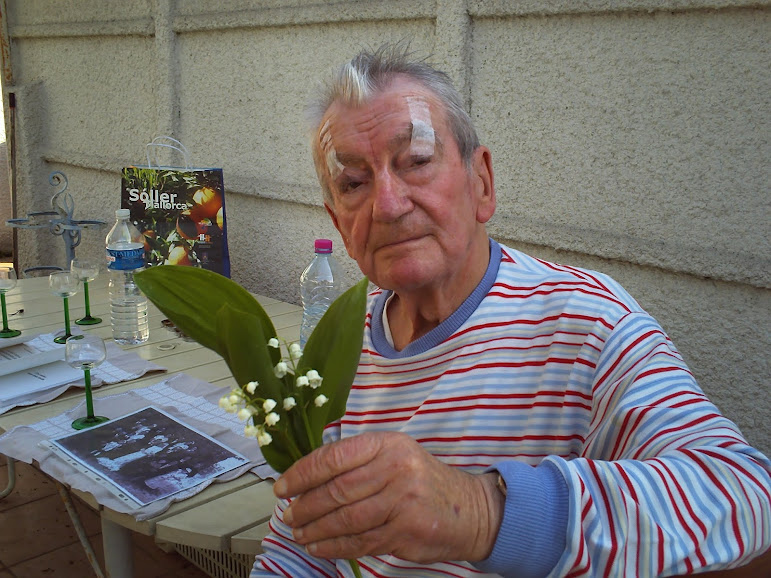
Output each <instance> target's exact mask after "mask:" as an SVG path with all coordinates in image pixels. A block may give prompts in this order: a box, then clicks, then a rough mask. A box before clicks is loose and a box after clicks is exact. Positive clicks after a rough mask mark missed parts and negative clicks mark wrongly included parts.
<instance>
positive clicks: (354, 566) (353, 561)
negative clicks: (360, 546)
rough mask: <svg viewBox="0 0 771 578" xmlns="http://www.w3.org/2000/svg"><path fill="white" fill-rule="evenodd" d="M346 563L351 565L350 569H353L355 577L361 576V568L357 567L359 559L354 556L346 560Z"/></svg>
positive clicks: (359, 577)
mask: <svg viewBox="0 0 771 578" xmlns="http://www.w3.org/2000/svg"><path fill="white" fill-rule="evenodd" d="M348 563H349V564H350V565H351V570H353V575H354V576H356V578H361V568H359V561H358V560H356V559H355V558H352V559H350V560H348Z"/></svg>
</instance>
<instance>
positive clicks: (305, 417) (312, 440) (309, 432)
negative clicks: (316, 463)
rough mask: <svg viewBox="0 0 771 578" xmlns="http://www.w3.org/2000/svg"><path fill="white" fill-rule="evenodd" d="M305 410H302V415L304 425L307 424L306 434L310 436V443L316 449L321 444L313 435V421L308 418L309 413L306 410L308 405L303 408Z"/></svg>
mask: <svg viewBox="0 0 771 578" xmlns="http://www.w3.org/2000/svg"><path fill="white" fill-rule="evenodd" d="M303 410H304V411H301V412H300V415H301V416H302V418H303V425H304V426H305V435H307V436H308V443H309V444H310V446H311V449H312V450H315V449H316V448H318V447H319V446H320V445H321V444H320V443H317V440H316V437H315V436H314V435H313V431H312V430H311V422H310V421H309V420H308V414H307V413H306V411H305V410H307V407H304V408H303Z"/></svg>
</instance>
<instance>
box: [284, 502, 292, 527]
mask: <svg viewBox="0 0 771 578" xmlns="http://www.w3.org/2000/svg"><path fill="white" fill-rule="evenodd" d="M292 522H294V516H293V515H292V506H289V507H288V508H287V509H286V510H284V523H285V524H286V525H287V526H291V525H292Z"/></svg>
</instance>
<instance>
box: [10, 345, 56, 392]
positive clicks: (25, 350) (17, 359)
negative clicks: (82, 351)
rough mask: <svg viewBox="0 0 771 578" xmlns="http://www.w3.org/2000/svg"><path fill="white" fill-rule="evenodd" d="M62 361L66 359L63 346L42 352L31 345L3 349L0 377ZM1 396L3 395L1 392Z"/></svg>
mask: <svg viewBox="0 0 771 578" xmlns="http://www.w3.org/2000/svg"><path fill="white" fill-rule="evenodd" d="M62 359H64V346H63V345H62V346H61V347H57V348H56V349H50V350H48V351H40V350H39V349H37V348H36V347H34V346H32V345H31V344H29V343H19V344H18V345H11V346H10V347H3V348H2V349H0V375H9V374H11V373H16V372H17V371H24V370H25V369H29V368H30V367H39V366H41V365H46V364H47V363H51V362H53V361H60V360H62ZM0 395H2V393H1V392H0Z"/></svg>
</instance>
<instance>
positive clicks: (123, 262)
mask: <svg viewBox="0 0 771 578" xmlns="http://www.w3.org/2000/svg"><path fill="white" fill-rule="evenodd" d="M144 266H145V249H144V247H143V246H141V245H140V246H139V247H138V248H137V249H109V248H108V249H107V268H108V269H111V270H113V271H133V270H135V269H141V268H142V267H144Z"/></svg>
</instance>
